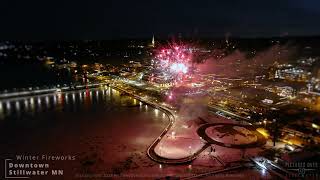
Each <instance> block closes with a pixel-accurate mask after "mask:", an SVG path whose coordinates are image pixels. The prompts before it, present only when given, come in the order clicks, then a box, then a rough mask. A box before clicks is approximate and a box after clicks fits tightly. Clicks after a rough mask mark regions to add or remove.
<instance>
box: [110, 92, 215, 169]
mask: <svg viewBox="0 0 320 180" xmlns="http://www.w3.org/2000/svg"><path fill="white" fill-rule="evenodd" d="M112 88H114V89H117V90H119V91H122V92H125V93H127V94H128V95H130V96H132V97H134V98H136V99H137V100H139V101H141V102H143V103H145V104H148V105H150V106H152V107H154V108H156V109H159V110H160V111H162V112H163V113H165V114H166V116H167V117H168V119H169V124H168V125H167V126H166V127H165V129H164V130H163V131H162V132H161V134H160V135H159V136H158V137H157V138H156V139H155V140H154V141H153V143H152V144H151V145H150V146H149V147H148V149H147V155H148V156H149V157H150V158H151V159H152V160H154V161H156V162H158V163H163V164H183V163H188V162H191V161H193V160H194V159H196V158H197V156H198V155H199V154H200V153H201V152H202V151H204V150H205V149H207V148H208V147H209V146H210V144H208V143H206V144H204V145H203V146H202V148H201V149H199V151H197V152H196V153H194V154H192V155H191V156H188V157H185V158H180V159H168V158H164V157H161V156H159V155H158V154H157V153H156V152H155V147H156V146H157V145H158V144H159V142H160V141H161V139H162V138H163V137H164V136H165V135H166V134H167V132H168V131H169V130H170V128H171V127H172V125H173V123H174V122H175V117H174V115H173V113H172V112H171V110H169V109H168V108H165V107H162V106H160V105H158V104H156V103H153V102H150V101H147V100H145V99H142V98H141V97H139V96H137V95H135V94H132V93H130V92H128V91H126V90H124V89H122V88H120V87H117V86H112Z"/></svg>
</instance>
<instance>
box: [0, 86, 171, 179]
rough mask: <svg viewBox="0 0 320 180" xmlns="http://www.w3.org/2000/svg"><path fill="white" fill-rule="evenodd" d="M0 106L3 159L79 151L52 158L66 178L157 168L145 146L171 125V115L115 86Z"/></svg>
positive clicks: (19, 99) (1, 152) (39, 97)
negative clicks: (127, 94) (87, 174)
mask: <svg viewBox="0 0 320 180" xmlns="http://www.w3.org/2000/svg"><path fill="white" fill-rule="evenodd" d="M0 110H1V120H0V134H1V137H0V141H1V147H0V154H1V156H2V158H3V159H8V158H12V159H14V158H15V156H16V155H35V156H37V155H40V157H41V156H42V155H43V154H44V155H60V156H61V155H71V156H75V160H71V161H49V162H50V163H51V164H50V166H52V167H59V168H63V169H64V170H65V173H67V174H66V176H64V177H65V178H67V177H69V178H70V177H74V176H75V175H76V174H79V173H101V172H103V173H110V174H118V173H123V172H126V171H128V170H134V169H136V170H139V169H141V170H142V169H143V168H147V167H148V168H152V167H156V168H157V169H158V164H157V163H155V162H153V161H152V160H151V159H149V158H148V157H147V155H146V150H147V147H148V146H149V145H150V144H151V143H152V142H153V140H154V139H155V138H156V137H157V136H158V135H159V134H160V133H161V132H162V130H163V128H164V127H165V126H166V125H167V123H168V120H167V117H166V116H165V115H163V114H162V112H160V111H156V110H154V109H153V108H152V107H151V106H148V105H145V104H142V103H140V102H139V101H138V100H135V99H133V98H132V97H129V96H126V95H122V94H121V93H120V92H119V91H116V90H113V89H111V88H97V89H90V90H79V91H73V92H66V93H54V94H48V95H39V96H32V97H25V98H14V99H9V100H1V109H0ZM45 162H46V161H45Z"/></svg>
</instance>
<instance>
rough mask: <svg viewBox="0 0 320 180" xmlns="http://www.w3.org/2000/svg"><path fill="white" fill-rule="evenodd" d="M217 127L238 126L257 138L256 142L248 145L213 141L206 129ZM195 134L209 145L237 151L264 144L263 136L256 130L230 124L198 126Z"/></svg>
mask: <svg viewBox="0 0 320 180" xmlns="http://www.w3.org/2000/svg"><path fill="white" fill-rule="evenodd" d="M218 125H229V126H239V127H244V128H246V129H249V130H250V131H252V132H253V133H254V134H255V135H256V136H257V141H255V142H253V143H249V144H227V143H222V142H219V141H215V140H213V139H212V138H211V137H209V136H208V135H207V133H206V129H207V128H209V127H211V126H218ZM197 133H198V135H199V136H200V137H202V139H203V140H205V141H207V142H208V143H209V144H217V145H219V146H223V147H228V148H238V149H242V148H252V147H258V146H262V145H264V144H265V143H266V139H265V138H264V137H263V135H262V134H260V133H259V132H257V131H256V129H255V128H254V127H253V126H251V125H244V124H230V123H210V124H204V125H202V126H200V127H199V128H198V129H197Z"/></svg>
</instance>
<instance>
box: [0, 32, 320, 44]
mask: <svg viewBox="0 0 320 180" xmlns="http://www.w3.org/2000/svg"><path fill="white" fill-rule="evenodd" d="M154 37H155V40H160V41H166V40H170V39H175V40H179V39H181V40H193V39H195V40H217V39H219V40H220V39H225V38H226V36H215V37H214V36H211V37H209V36H203V37H201V36H199V37H178V36H172V37H166V38H165V37H164V36H156V35H154ZM151 38H152V36H150V37H117V38H107V39H103V38H102V39H96V38H92V39H81V38H79V39H74V38H70V39H1V40H0V42H3V41H18V42H19V41H21V42H23V41H24V42H45V41H48V42H59V41H61V42H63V41H130V40H132V41H134V40H150V39H151ZM302 38H307V39H308V38H316V39H318V38H320V34H319V35H288V36H254V37H253V36H229V37H228V39H239V40H241V39H243V40H245V39H248V40H251V39H261V40H262V39H302Z"/></svg>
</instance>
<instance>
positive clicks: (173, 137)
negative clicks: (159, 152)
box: [171, 131, 176, 139]
mask: <svg viewBox="0 0 320 180" xmlns="http://www.w3.org/2000/svg"><path fill="white" fill-rule="evenodd" d="M175 135H176V132H174V131H172V132H171V137H172V139H175V138H176V136H175Z"/></svg>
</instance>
